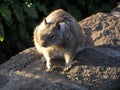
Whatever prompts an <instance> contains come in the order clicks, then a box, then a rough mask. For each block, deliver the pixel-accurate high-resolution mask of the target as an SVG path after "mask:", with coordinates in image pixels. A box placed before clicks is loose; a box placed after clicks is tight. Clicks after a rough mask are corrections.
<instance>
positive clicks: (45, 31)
mask: <svg viewBox="0 0 120 90" xmlns="http://www.w3.org/2000/svg"><path fill="white" fill-rule="evenodd" d="M34 44H35V47H36V49H37V50H38V52H39V53H42V54H43V56H44V57H45V59H46V66H47V70H48V71H49V70H50V69H51V67H52V66H51V59H52V58H56V59H57V57H59V56H62V57H63V58H64V59H65V68H64V71H67V70H68V69H70V68H71V66H72V60H73V58H74V57H75V54H76V52H77V51H79V50H81V49H82V48H83V34H82V31H81V28H80V26H79V24H78V22H77V21H76V19H75V18H74V17H72V16H71V15H70V14H68V13H67V12H66V11H64V10H63V9H57V10H55V11H53V12H52V13H50V14H49V15H48V16H47V17H46V18H45V19H43V21H42V22H41V24H40V25H38V26H36V28H35V30H34Z"/></svg>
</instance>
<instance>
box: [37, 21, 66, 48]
mask: <svg viewBox="0 0 120 90" xmlns="http://www.w3.org/2000/svg"><path fill="white" fill-rule="evenodd" d="M38 30H39V31H38V32H39V43H40V46H41V47H49V46H52V45H60V44H61V43H62V42H63V38H64V37H63V33H64V30H65V23H59V22H47V20H46V19H44V20H43V22H42V23H41V24H40V25H39V28H38Z"/></svg>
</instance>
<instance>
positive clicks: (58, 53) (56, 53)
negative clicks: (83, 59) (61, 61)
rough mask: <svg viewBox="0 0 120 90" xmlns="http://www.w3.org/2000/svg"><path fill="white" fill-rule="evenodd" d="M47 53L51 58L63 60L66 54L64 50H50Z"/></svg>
mask: <svg viewBox="0 0 120 90" xmlns="http://www.w3.org/2000/svg"><path fill="white" fill-rule="evenodd" d="M47 52H48V53H49V55H50V57H51V58H63V56H64V52H63V50H62V49H54V48H51V49H48V50H47Z"/></svg>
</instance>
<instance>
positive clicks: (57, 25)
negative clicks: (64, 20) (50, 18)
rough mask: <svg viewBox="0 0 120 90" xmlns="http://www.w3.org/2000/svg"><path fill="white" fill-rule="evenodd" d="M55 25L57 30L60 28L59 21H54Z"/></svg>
mask: <svg viewBox="0 0 120 90" xmlns="http://www.w3.org/2000/svg"><path fill="white" fill-rule="evenodd" d="M55 26H56V27H57V29H58V30H60V23H59V22H58V21H57V22H55Z"/></svg>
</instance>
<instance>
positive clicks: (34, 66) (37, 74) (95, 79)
mask: <svg viewBox="0 0 120 90" xmlns="http://www.w3.org/2000/svg"><path fill="white" fill-rule="evenodd" d="M113 12H114V11H113ZM80 26H81V28H82V30H83V34H84V37H85V47H88V48H85V49H84V50H82V51H80V52H79V53H77V54H76V57H75V58H74V61H73V66H72V68H71V69H70V70H69V71H68V72H63V70H62V69H63V68H64V60H62V59H59V60H52V64H53V68H52V69H53V70H52V71H51V72H46V65H45V61H44V58H43V56H42V55H39V54H38V52H37V51H36V49H35V48H34V47H33V48H28V49H26V50H24V51H22V52H20V53H19V54H17V55H15V56H13V57H11V59H10V60H8V62H6V63H4V64H2V65H0V90H119V89H120V57H119V56H120V19H119V18H118V17H116V16H114V15H113V14H112V13H107V14H106V13H97V14H95V15H92V16H90V17H88V18H86V19H84V20H82V21H81V22H80Z"/></svg>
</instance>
